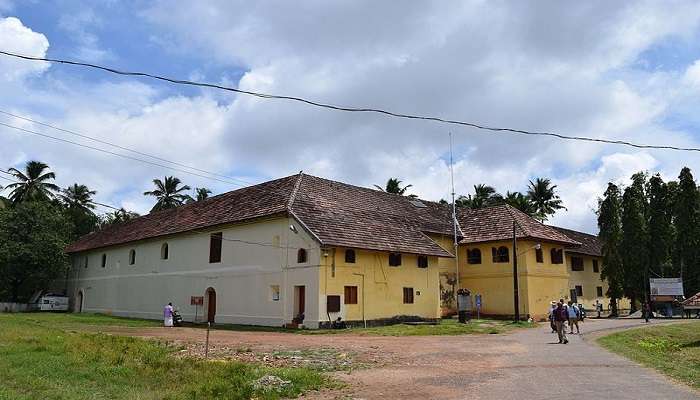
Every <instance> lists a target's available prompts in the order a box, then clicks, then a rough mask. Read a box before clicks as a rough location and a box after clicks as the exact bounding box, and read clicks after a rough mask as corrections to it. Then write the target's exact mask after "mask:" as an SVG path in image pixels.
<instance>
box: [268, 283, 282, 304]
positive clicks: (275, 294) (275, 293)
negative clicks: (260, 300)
mask: <svg viewBox="0 0 700 400" xmlns="http://www.w3.org/2000/svg"><path fill="white" fill-rule="evenodd" d="M270 300H272V301H280V285H272V286H270Z"/></svg>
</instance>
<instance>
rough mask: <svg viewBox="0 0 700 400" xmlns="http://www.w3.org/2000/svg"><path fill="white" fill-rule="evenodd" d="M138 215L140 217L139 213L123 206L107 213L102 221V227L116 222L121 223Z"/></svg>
mask: <svg viewBox="0 0 700 400" xmlns="http://www.w3.org/2000/svg"><path fill="white" fill-rule="evenodd" d="M138 217H140V215H139V214H137V213H135V212H131V211H126V210H125V209H124V208H123V207H122V208H120V209H118V210H116V211H114V212H111V213H107V214H105V216H104V217H103V218H102V219H101V221H100V228H105V227H107V226H110V225H114V224H121V223H124V222H127V221H130V220H132V219H134V218H138Z"/></svg>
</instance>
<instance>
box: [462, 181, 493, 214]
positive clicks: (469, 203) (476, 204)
mask: <svg viewBox="0 0 700 400" xmlns="http://www.w3.org/2000/svg"><path fill="white" fill-rule="evenodd" d="M501 203H503V196H501V195H500V194H499V193H498V192H496V189H494V188H493V186H489V185H485V184H483V183H481V184H478V185H474V195H471V194H470V195H468V196H464V195H462V196H459V197H458V198H457V201H456V202H455V205H456V206H457V207H467V208H484V207H490V206H495V205H497V204H501Z"/></svg>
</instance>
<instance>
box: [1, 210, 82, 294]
mask: <svg viewBox="0 0 700 400" xmlns="http://www.w3.org/2000/svg"><path fill="white" fill-rule="evenodd" d="M70 231H71V223H70V221H68V220H67V219H66V218H65V216H64V215H63V213H62V212H61V211H60V209H59V208H58V207H56V206H54V205H52V204H50V203H48V202H36V201H33V202H21V203H18V204H16V205H15V206H14V207H12V208H8V209H5V210H2V211H0V276H2V279H0V297H3V298H7V299H9V300H10V301H12V302H18V301H26V300H27V299H28V298H29V296H31V295H32V293H34V292H35V291H37V290H41V289H46V288H47V285H48V284H49V283H51V282H52V281H53V280H55V279H56V278H59V277H61V276H63V273H64V272H65V271H66V267H67V266H68V263H67V261H68V260H67V256H66V254H65V253H64V252H63V249H64V248H65V247H66V246H67V245H68V242H69V237H70Z"/></svg>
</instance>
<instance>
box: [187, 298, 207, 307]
mask: <svg viewBox="0 0 700 400" xmlns="http://www.w3.org/2000/svg"><path fill="white" fill-rule="evenodd" d="M203 304H204V296H192V297H190V305H191V306H201V305H203Z"/></svg>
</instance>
